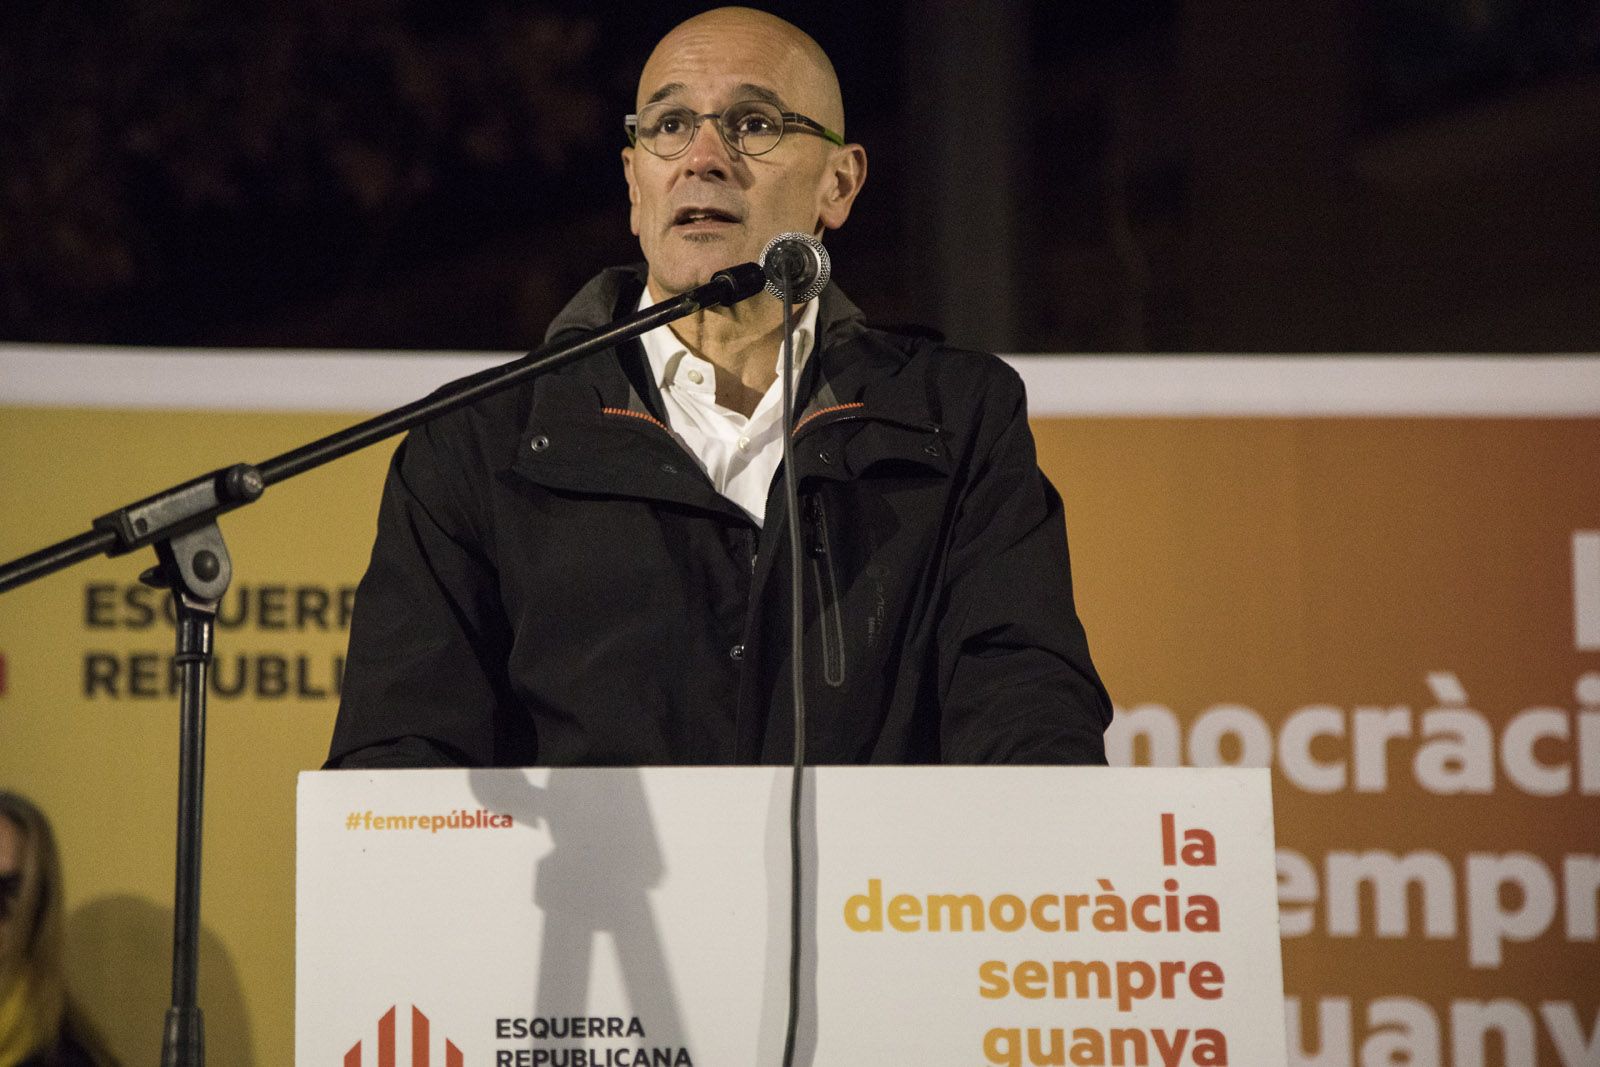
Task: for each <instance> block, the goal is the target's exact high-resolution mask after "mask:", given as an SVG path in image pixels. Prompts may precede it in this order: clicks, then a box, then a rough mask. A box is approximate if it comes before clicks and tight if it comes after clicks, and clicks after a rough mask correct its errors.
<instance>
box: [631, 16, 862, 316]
mask: <svg viewBox="0 0 1600 1067" xmlns="http://www.w3.org/2000/svg"><path fill="white" fill-rule="evenodd" d="M751 100H760V101H764V102H766V103H768V104H774V105H776V106H777V107H778V108H779V110H782V111H786V112H797V113H798V114H799V115H801V116H804V117H805V118H807V119H809V120H810V122H806V121H802V120H801V119H799V118H792V119H790V120H788V121H787V122H786V123H785V124H784V127H783V133H782V136H781V139H780V140H779V142H778V143H777V144H775V145H772V146H771V147H769V148H768V149H767V150H766V151H763V152H761V153H760V154H758V155H747V154H745V153H744V152H742V151H740V150H738V149H737V148H735V147H734V144H733V142H732V141H730V139H729V131H727V130H723V129H722V126H721V120H720V118H719V119H718V120H717V123H716V124H715V125H714V126H713V128H712V129H711V130H707V129H706V128H705V125H706V122H707V121H709V119H708V118H707V116H720V115H722V114H723V113H724V112H726V110H727V109H728V108H729V107H732V106H733V105H734V104H738V103H742V102H745V101H751ZM638 103H639V106H638V108H637V110H638V111H639V112H641V113H643V112H645V111H646V109H647V108H648V107H649V106H650V105H651V104H662V103H665V104H667V105H669V108H668V110H670V111H672V113H673V114H674V115H676V121H680V122H686V123H691V124H692V128H691V129H690V130H689V131H688V133H689V143H688V144H687V145H686V146H684V147H681V148H679V149H678V150H677V151H675V152H673V153H672V154H671V155H670V156H667V157H663V156H658V155H656V154H654V152H652V151H651V150H650V147H649V146H648V145H647V144H645V143H644V141H642V140H641V141H640V142H639V143H637V144H630V145H629V146H628V147H626V148H624V149H622V169H623V175H624V177H625V178H626V179H627V182H628V201H629V205H630V206H629V213H628V222H629V225H630V226H631V227H632V229H633V232H634V234H635V235H637V236H638V238H639V247H640V248H641V249H642V250H643V251H644V258H645V260H646V261H647V262H648V263H649V264H650V285H651V288H652V290H653V291H654V293H655V295H656V296H657V297H665V296H666V294H668V293H681V292H684V291H686V290H687V289H689V288H691V287H693V286H696V285H702V284H704V283H705V282H706V281H707V280H709V279H710V277H711V275H712V273H713V272H715V271H718V270H721V269H723V268H724V267H730V266H733V265H734V264H736V263H745V262H748V261H750V260H753V259H756V258H757V257H758V256H759V255H760V253H761V249H762V248H763V247H765V245H766V243H767V242H768V241H769V240H771V239H772V238H773V237H775V236H777V235H778V234H780V233H795V232H798V233H811V234H816V235H818V236H820V235H821V234H822V233H823V231H825V230H835V229H838V228H839V227H840V226H842V225H844V221H845V219H846V217H847V216H848V215H849V214H850V205H851V204H852V203H854V202H855V198H856V194H857V193H859V192H860V191H861V184H862V182H863V181H864V180H865V179H866V174H867V153H866V149H864V148H863V147H862V146H860V145H858V144H848V143H845V144H840V143H838V141H837V139H836V138H835V137H834V136H832V135H830V134H828V133H825V132H824V131H823V127H826V128H827V129H828V130H829V131H833V132H834V133H835V134H837V133H842V131H843V130H844V104H843V103H842V102H841V101H840V98H839V79H838V77H837V76H835V74H834V72H833V64H832V63H830V62H828V57H827V56H826V55H824V54H823V51H822V49H821V48H819V47H818V46H817V42H815V41H813V40H812V39H811V38H810V37H808V36H806V35H805V34H804V33H802V32H800V31H799V30H798V29H796V28H795V27H793V26H791V25H789V23H787V22H785V21H783V20H782V19H780V18H775V17H773V16H772V15H768V14H766V13H764V12H761V11H752V10H750V9H749V8H744V7H725V8H719V9H718V10H716V11H708V12H706V13H705V14H703V15H696V16H695V17H694V18H692V19H690V20H689V21H688V22H685V23H683V24H682V25H680V26H678V27H677V28H676V29H674V30H673V31H672V32H671V33H669V34H667V35H666V36H665V37H663V38H662V39H661V43H660V44H658V45H656V49H655V51H654V52H652V53H651V54H650V59H649V61H648V62H646V63H645V67H644V73H643V74H641V75H640V77H639V101H638ZM658 110H660V109H659V108H658ZM685 113H687V116H693V118H692V119H691V118H689V117H687V116H686V114H685ZM814 124H815V125H814ZM719 131H720V132H719Z"/></svg>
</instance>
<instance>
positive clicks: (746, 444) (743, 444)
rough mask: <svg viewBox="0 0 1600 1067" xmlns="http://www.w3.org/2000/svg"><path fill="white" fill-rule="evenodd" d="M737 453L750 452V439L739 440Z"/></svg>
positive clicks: (742, 438)
mask: <svg viewBox="0 0 1600 1067" xmlns="http://www.w3.org/2000/svg"><path fill="white" fill-rule="evenodd" d="M739 451H740V452H748V451H750V438H748V437H741V438H739Z"/></svg>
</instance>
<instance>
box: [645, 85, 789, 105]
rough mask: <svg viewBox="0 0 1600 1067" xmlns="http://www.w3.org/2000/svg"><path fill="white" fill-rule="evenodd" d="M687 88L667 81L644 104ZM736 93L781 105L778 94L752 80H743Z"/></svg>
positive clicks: (741, 97) (662, 98)
mask: <svg viewBox="0 0 1600 1067" xmlns="http://www.w3.org/2000/svg"><path fill="white" fill-rule="evenodd" d="M687 88H688V86H686V85H684V84H683V83H682V82H668V83H667V84H665V85H663V86H662V87H661V88H659V89H657V90H656V91H655V92H653V93H651V94H650V99H648V100H646V101H645V106H646V107H648V106H649V105H651V104H654V103H656V102H657V101H659V100H665V99H667V97H669V96H675V95H677V94H678V93H681V92H683V91H684V90H685V89H687ZM737 95H738V99H740V100H765V101H766V102H767V103H769V104H771V105H772V106H773V107H776V108H782V107H783V100H782V99H781V98H780V97H779V96H778V94H777V93H775V92H773V91H772V90H771V89H768V88H767V87H766V86H764V85H756V84H754V83H752V82H744V83H742V84H741V85H739V86H738V89H737Z"/></svg>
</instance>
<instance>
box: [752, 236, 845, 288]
mask: <svg viewBox="0 0 1600 1067" xmlns="http://www.w3.org/2000/svg"><path fill="white" fill-rule="evenodd" d="M760 263H761V269H762V270H763V271H765V272H766V276H767V292H769V293H771V294H772V295H773V296H775V297H778V298H779V299H782V297H783V290H784V287H785V286H787V287H788V289H789V293H790V297H789V299H790V300H791V301H793V302H794V303H796V304H804V303H805V302H806V301H807V300H811V299H814V298H815V297H816V296H817V294H818V293H821V292H822V290H823V289H825V288H826V287H827V285H828V278H829V276H830V275H831V274H832V273H833V264H832V262H831V261H830V259H829V256H828V250H827V249H826V248H823V247H822V242H821V241H819V240H817V239H816V238H815V237H813V236H811V235H810V234H809V233H780V234H779V235H778V236H776V237H774V238H773V239H772V240H770V241H768V242H767V247H765V248H763V249H762V250H761V259H760Z"/></svg>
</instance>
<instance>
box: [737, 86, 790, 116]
mask: <svg viewBox="0 0 1600 1067" xmlns="http://www.w3.org/2000/svg"><path fill="white" fill-rule="evenodd" d="M739 99H741V100H765V101H766V102H767V103H769V104H771V105H772V106H773V107H775V108H779V109H780V110H781V109H782V108H783V101H782V100H781V99H779V97H778V94H777V93H775V92H773V91H772V90H771V89H768V88H767V87H766V86H764V85H752V84H750V83H749V82H745V83H743V84H742V85H740V86H739Z"/></svg>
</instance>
